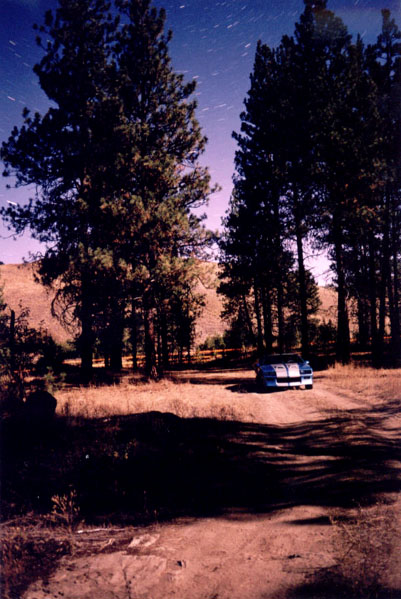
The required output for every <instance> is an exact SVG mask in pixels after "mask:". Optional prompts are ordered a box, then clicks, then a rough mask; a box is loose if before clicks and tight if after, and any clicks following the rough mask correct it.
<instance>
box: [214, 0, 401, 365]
mask: <svg viewBox="0 0 401 599" xmlns="http://www.w3.org/2000/svg"><path fill="white" fill-rule="evenodd" d="M304 2H305V9H304V12H303V14H302V15H301V17H300V19H299V22H297V23H296V25H295V31H294V35H293V36H284V37H283V38H282V40H281V43H280V45H279V46H278V47H277V48H274V49H271V48H269V47H268V46H266V45H265V44H263V43H261V42H259V43H258V46H257V50H256V56H255V62H254V69H253V72H252V74H251V87H250V90H249V92H248V95H247V98H246V99H245V111H244V112H243V113H242V114H241V121H242V124H241V131H240V133H234V134H233V135H234V138H235V139H236V141H237V143H238V150H237V152H236V156H235V165H236V174H235V177H234V191H233V194H232V198H231V201H230V206H229V211H228V213H227V216H226V219H225V231H224V235H223V238H222V241H221V264H222V273H223V274H222V279H223V280H222V283H221V286H220V291H221V292H222V293H224V295H225V297H226V311H227V313H228V315H229V316H230V318H231V321H232V325H233V327H234V328H237V330H240V331H243V332H246V335H247V336H248V339H250V341H251V342H253V343H255V344H257V346H258V348H259V349H260V350H262V349H267V350H268V351H270V350H271V349H272V348H273V346H274V347H277V348H278V349H279V350H280V351H282V350H283V349H286V348H289V347H291V345H292V344H293V343H294V336H295V337H297V336H298V337H299V339H300V341H301V345H302V351H303V353H304V355H305V356H308V355H309V353H310V345H311V339H312V327H313V323H312V321H311V319H312V316H313V312H314V310H315V308H316V305H315V299H314V297H315V295H316V286H315V282H314V280H313V277H312V275H311V273H310V272H308V270H307V268H306V266H305V252H306V250H305V248H307V247H314V248H315V249H316V248H319V249H320V250H325V251H326V252H327V253H328V255H329V257H330V259H331V267H332V270H333V271H334V276H335V285H336V288H337V292H338V309H337V316H338V318H337V320H338V323H337V335H336V352H337V358H338V359H339V360H341V361H342V362H344V363H346V362H348V361H349V359H350V326H349V319H350V314H349V306H350V305H354V306H355V309H356V317H357V323H358V340H359V342H360V345H361V346H362V347H365V348H367V347H368V346H369V347H370V348H371V352H372V359H373V363H374V364H376V365H379V364H380V361H381V359H382V356H383V350H384V343H385V335H386V331H387V330H388V323H389V325H390V326H389V330H390V334H391V353H392V356H393V357H394V359H395V360H397V359H398V360H399V359H400V358H401V346H400V276H401V236H400V231H401V159H400V149H401V44H400V38H401V35H400V32H399V30H398V28H397V25H396V24H395V22H394V20H393V19H392V17H391V14H390V12H389V11H388V10H383V11H382V17H383V24H382V31H381V33H380V35H379V36H378V38H377V42H376V43H375V44H369V45H365V44H364V42H363V40H362V38H361V37H360V36H358V37H357V39H356V41H352V38H351V36H350V35H349V33H348V31H347V28H346V26H345V25H344V23H343V22H342V21H341V19H340V18H338V17H337V16H336V15H335V14H334V13H333V12H332V11H330V10H328V9H327V8H326V1H325V0H304ZM291 333H292V339H291Z"/></svg>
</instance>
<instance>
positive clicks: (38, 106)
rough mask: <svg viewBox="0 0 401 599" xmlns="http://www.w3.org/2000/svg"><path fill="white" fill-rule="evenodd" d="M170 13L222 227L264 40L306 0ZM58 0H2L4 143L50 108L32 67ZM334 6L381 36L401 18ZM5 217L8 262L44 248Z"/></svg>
mask: <svg viewBox="0 0 401 599" xmlns="http://www.w3.org/2000/svg"><path fill="white" fill-rule="evenodd" d="M154 5H155V6H157V7H159V8H160V7H163V8H165V10H166V13H167V23H166V27H167V28H169V29H171V30H172V32H173V39H172V41H171V43H170V56H171V58H172V64H173V67H174V69H175V70H176V71H177V72H181V73H183V74H184V76H185V78H186V79H187V80H192V79H193V78H195V79H196V81H197V88H196V91H195V94H196V98H197V101H198V108H197V112H196V115H197V119H198V121H199V122H200V124H201V126H202V130H203V133H204V134H205V135H206V137H207V138H208V144H207V149H206V152H205V154H204V155H203V157H202V163H203V164H204V165H207V166H208V167H209V170H210V173H211V176H212V181H213V182H216V183H218V184H219V185H220V187H221V190H220V191H219V192H217V193H215V194H214V195H213V196H212V197H211V199H210V202H209V206H208V208H207V209H206V213H207V226H208V227H209V228H212V229H217V228H221V219H222V217H224V215H225V212H226V210H227V208H228V202H229V198H230V194H231V191H232V176H233V173H234V153H235V149H236V142H235V141H234V140H233V139H232V132H233V131H239V130H240V118H239V115H240V113H241V111H242V110H243V102H244V99H245V97H246V94H247V91H248V89H249V86H250V81H249V76H250V73H251V71H252V68H253V60H254V55H255V49H256V43H257V41H258V40H259V39H260V40H262V42H263V43H265V44H267V45H269V46H270V47H275V46H277V45H278V44H279V43H280V40H281V37H282V36H283V35H285V34H289V35H292V34H293V32H294V25H295V23H296V21H297V20H298V19H299V17H300V15H301V13H302V12H303V8H304V4H303V0H220V1H217V0H154ZM56 7H57V0H0V142H2V141H4V140H6V139H7V138H8V136H9V134H10V132H11V130H12V128H13V127H14V126H15V125H17V126H20V125H21V123H22V116H21V113H22V110H23V108H24V107H25V106H27V107H28V108H29V109H31V110H32V111H39V112H40V113H41V114H44V113H45V112H46V110H47V107H48V100H47V98H46V96H45V95H44V94H43V92H42V91H41V89H40V87H39V84H38V81H37V78H36V75H35V74H34V73H33V71H32V68H33V66H34V64H35V63H36V62H38V61H39V60H40V58H41V56H42V51H41V50H40V49H39V48H38V47H37V46H36V43H35V35H36V33H35V31H33V29H32V25H33V24H34V23H37V24H41V23H42V22H43V15H44V13H45V11H46V10H48V9H55V8H56ZM327 7H328V8H329V9H331V10H333V11H334V12H335V13H336V15H337V16H339V17H341V18H342V19H343V21H344V22H345V24H346V25H347V27H348V29H349V32H350V33H351V34H353V35H354V36H355V35H356V34H357V33H360V34H361V35H362V36H363V38H364V40H365V42H366V43H370V42H374V41H375V40H376V38H377V35H378V33H379V32H380V29H381V12H380V11H381V9H382V8H389V9H390V10H391V12H392V14H393V16H394V17H395V19H396V21H397V22H398V24H399V25H401V0H328V3H327ZM5 184H6V180H5V179H3V178H2V177H0V205H5V204H6V203H7V201H11V202H19V203H25V201H26V200H27V198H28V197H29V191H28V190H27V189H25V188H24V189H21V188H20V189H17V190H16V189H6V186H5ZM10 235H11V233H10V232H9V231H7V230H6V229H5V228H4V226H3V225H1V224H0V261H3V262H5V263H19V262H21V261H22V260H23V258H26V259H28V258H29V253H30V252H35V251H37V250H38V249H39V245H38V244H37V242H35V241H34V240H32V238H31V237H30V235H29V234H25V235H24V236H23V237H22V238H18V239H17V240H14V239H13V238H12V237H10ZM314 269H315V275H316V276H317V277H318V278H319V277H322V276H323V275H324V273H325V272H326V270H327V262H325V261H324V260H323V259H321V260H320V261H318V262H317V263H316V261H315V262H314Z"/></svg>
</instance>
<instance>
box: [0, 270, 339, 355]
mask: <svg viewBox="0 0 401 599" xmlns="http://www.w3.org/2000/svg"><path fill="white" fill-rule="evenodd" d="M217 272H218V266H217V264H215V263H207V262H205V263H203V264H201V273H200V277H199V289H198V290H199V292H200V293H202V294H203V295H204V296H205V307H204V310H203V313H202V315H201V317H200V318H199V320H198V323H197V325H196V339H197V342H198V343H201V342H203V341H204V340H205V339H206V338H207V337H209V336H212V335H219V334H222V333H223V332H224V330H225V328H226V323H225V322H224V321H222V319H221V318H220V314H221V311H222V308H223V302H222V298H221V296H219V295H218V294H217V292H216V288H217ZM34 274H35V265H34V264H4V265H1V266H0V284H1V285H3V288H4V289H3V291H4V298H5V301H6V302H7V304H8V305H9V306H10V307H11V308H13V309H14V310H16V311H18V306H19V304H20V303H21V304H22V306H23V307H27V308H28V309H29V311H30V325H31V326H32V327H34V328H39V327H40V326H41V327H42V328H43V329H46V330H47V332H48V333H49V334H50V335H51V336H52V337H53V338H54V339H55V341H57V342H59V343H61V342H64V341H67V340H68V339H69V338H70V334H69V333H68V332H67V331H66V330H65V329H64V328H63V327H62V326H61V325H60V323H59V322H58V321H57V319H55V318H54V317H53V316H52V314H51V301H52V294H51V293H50V292H49V291H48V290H46V288H45V287H43V285H40V284H39V283H36V282H35V279H34ZM319 293H320V299H321V302H322V305H321V307H320V310H319V314H318V318H319V320H326V321H328V320H330V319H331V320H332V321H333V322H335V320H336V294H335V291H333V290H332V289H330V288H327V287H320V288H319Z"/></svg>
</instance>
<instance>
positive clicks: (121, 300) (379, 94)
mask: <svg viewBox="0 0 401 599" xmlns="http://www.w3.org/2000/svg"><path fill="white" fill-rule="evenodd" d="M304 4H305V6H304V11H303V13H302V15H301V17H300V19H299V21H298V22H297V23H296V24H295V30H294V34H293V36H284V37H283V38H282V40H281V43H280V44H279V46H278V47H276V48H269V47H267V46H266V45H265V44H263V43H262V42H259V43H258V45H257V49H256V55H255V61H254V69H253V72H252V73H251V87H250V89H249V92H248V94H247V97H246V98H245V101H244V105H245V108H244V112H243V113H242V114H241V123H242V124H241V130H240V132H234V133H233V136H234V138H235V140H236V141H237V145H238V149H237V152H236V156H235V174H234V177H233V192H232V196H231V200H230V204H229V209H228V212H227V214H226V218H225V219H224V223H223V230H222V232H221V233H220V234H216V233H214V232H211V231H209V230H208V229H207V228H206V226H205V224H204V217H202V216H197V214H199V211H196V212H194V210H195V209H198V208H202V206H206V205H207V203H208V201H209V198H210V197H211V195H212V194H213V192H214V191H215V188H214V187H213V186H212V185H211V183H210V175H209V172H208V169H207V168H205V167H203V166H201V164H200V160H199V159H200V157H201V155H202V152H203V151H204V148H205V144H206V139H205V137H204V135H203V134H202V131H201V128H200V126H199V123H198V121H197V119H196V116H195V113H196V101H195V100H194V99H193V98H194V96H193V94H194V90H195V87H196V81H195V80H194V81H192V82H189V83H188V82H185V80H184V76H183V75H181V74H177V73H175V72H174V69H173V67H172V64H171V59H170V56H169V42H170V40H171V36H172V33H171V32H165V30H164V25H165V18H166V16H165V12H164V10H160V11H159V10H157V9H156V8H154V7H153V6H152V5H151V3H150V1H149V0H115V2H114V4H113V5H112V6H110V3H108V2H106V0H72V1H67V0H60V1H59V6H58V8H57V10H56V11H55V12H54V13H52V12H51V11H49V12H48V13H47V14H46V16H45V20H44V23H43V24H42V25H41V26H36V29H37V43H38V44H39V46H40V47H41V48H42V49H43V58H42V59H41V61H40V62H39V63H38V64H37V65H36V66H35V67H34V72H35V75H36V76H37V78H38V80H39V84H40V86H41V88H42V89H43V91H44V92H45V93H46V95H47V97H48V98H49V100H50V101H51V106H50V108H49V110H48V111H47V113H46V114H44V115H40V114H39V113H34V114H32V112H31V111H30V110H29V109H28V108H25V109H24V113H23V116H24V123H23V125H22V126H21V127H20V128H18V127H15V128H14V129H13V131H12V132H11V134H10V136H9V139H8V140H7V141H6V142H4V143H3V145H2V149H1V158H2V160H3V163H4V173H3V174H4V176H6V177H10V180H12V181H15V184H16V186H24V185H32V184H34V185H35V188H36V192H35V194H34V197H32V198H31V199H30V200H29V202H28V203H27V204H26V205H24V206H22V205H12V204H10V205H9V206H8V207H7V208H3V209H2V210H1V214H2V217H3V219H4V221H5V223H6V224H7V226H8V227H9V228H10V230H11V231H13V232H14V233H21V232H23V231H25V230H30V231H31V233H32V235H33V237H34V238H36V239H37V240H39V241H41V242H42V243H43V244H44V247H45V248H46V249H45V250H44V251H43V253H42V254H41V255H38V256H37V260H38V264H39V273H38V278H39V279H40V281H41V282H42V283H43V284H44V285H46V286H48V287H49V288H50V289H52V290H53V293H54V299H53V304H52V309H53V312H54V314H55V315H57V317H58V318H59V319H60V321H61V322H62V323H63V324H64V326H65V327H67V328H68V327H76V324H77V323H78V325H79V335H78V336H77V338H76V340H75V342H76V349H77V351H78V353H79V356H80V359H81V373H82V376H83V377H84V378H87V379H89V378H90V376H91V372H92V367H93V356H94V352H95V351H96V352H97V355H102V356H103V357H104V359H105V364H106V366H108V367H109V368H111V369H114V370H117V371H118V370H119V369H121V367H122V358H123V355H124V354H125V353H128V352H129V353H130V355H131V356H132V362H133V368H134V369H137V368H138V365H139V359H138V356H140V355H141V356H142V355H144V357H145V360H144V370H145V373H146V375H147V376H149V377H153V378H157V377H160V376H161V375H162V374H163V371H164V370H165V369H166V368H168V366H169V363H170V359H171V356H172V354H173V353H176V354H178V355H179V356H183V355H184V353H185V354H187V355H188V356H190V354H191V350H192V348H193V343H194V327H195V322H196V319H197V317H198V315H199V313H200V311H201V309H202V302H203V300H202V296H201V294H199V293H198V292H197V291H196V281H197V277H198V269H199V261H200V260H205V259H206V258H207V257H208V256H210V252H211V251H212V250H213V248H216V246H217V247H218V255H219V262H220V268H221V282H220V286H219V292H220V293H222V294H223V297H224V298H225V317H226V318H227V319H228V321H229V323H230V330H229V334H228V335H227V343H230V344H231V346H234V347H235V346H236V347H242V346H247V347H255V348H257V350H258V351H264V350H266V351H272V350H277V351H280V352H281V351H284V350H287V349H291V348H293V347H297V346H298V345H300V347H301V350H302V353H303V355H304V356H305V357H309V356H310V354H311V352H312V351H313V343H314V341H315V340H316V335H319V334H324V332H325V331H324V330H323V329H320V330H319V331H317V330H316V324H315V322H314V318H313V316H314V314H315V313H316V310H317V308H318V304H319V300H318V292H317V285H316V282H315V280H314V278H313V276H312V274H311V272H310V271H309V270H308V268H307V266H306V261H305V253H306V248H310V247H313V248H319V249H321V250H324V251H325V252H327V254H328V255H329V257H330V260H331V267H332V270H333V273H334V283H335V287H336V290H337V294H338V310H337V326H336V328H334V327H333V325H332V324H327V327H326V328H329V329H330V327H332V329H333V330H331V329H330V330H328V331H326V333H329V334H333V336H334V337H335V347H336V357H337V359H338V360H339V361H341V362H342V363H347V362H348V361H349V360H350V352H351V338H350V326H349V321H350V313H349V312H350V306H351V305H352V307H353V308H352V309H353V310H355V311H356V314H357V321H358V334H357V341H358V346H359V347H361V348H363V349H364V350H366V351H370V353H371V359H372V363H373V364H374V365H375V366H379V365H380V364H381V363H382V360H383V358H384V356H385V354H386V352H387V353H388V354H389V355H390V357H391V359H392V360H393V361H394V362H397V361H399V359H400V356H401V341H400V276H401V239H400V228H401V161H400V147H401V145H400V141H401V140H400V133H401V105H400V102H401V93H400V92H401V88H400V86H401V43H400V39H401V34H400V32H399V29H398V27H397V25H396V23H395V21H394V19H393V18H392V15H391V14H390V12H389V11H388V10H386V9H383V11H382V17H383V23H382V31H381V33H380V35H379V36H378V38H377V41H376V43H375V44H373V45H365V44H364V42H363V39H362V38H361V37H360V36H358V38H357V39H356V40H352V37H351V35H350V34H349V33H348V31H347V28H346V26H345V25H344V23H343V22H342V21H341V19H340V18H339V17H337V16H336V15H335V14H334V13H333V12H332V11H330V10H329V9H328V8H327V6H326V0H315V1H314V0H304ZM12 318H13V317H12V316H10V315H9V311H6V310H5V306H4V302H3V309H2V314H1V318H0V326H1V327H2V329H3V330H2V333H3V334H2V349H1V351H2V355H3V356H5V355H6V354H7V349H6V346H7V344H8V341H9V339H10V330H11V329H12V327H15V322H14V324H12V322H11V319H12ZM385 350H386V351H385Z"/></svg>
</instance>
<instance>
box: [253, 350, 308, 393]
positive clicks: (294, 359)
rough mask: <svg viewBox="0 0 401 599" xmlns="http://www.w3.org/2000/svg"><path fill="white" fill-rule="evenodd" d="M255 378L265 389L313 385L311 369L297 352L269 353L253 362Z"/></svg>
mask: <svg viewBox="0 0 401 599" xmlns="http://www.w3.org/2000/svg"><path fill="white" fill-rule="evenodd" d="M255 370H256V380H257V382H258V383H259V384H260V385H261V386H262V387H263V388H265V389H274V388H276V389H288V388H290V387H296V388H299V387H300V386H301V385H305V389H312V387H313V370H312V367H311V365H310V364H309V362H308V361H307V360H304V359H303V358H301V356H299V355H298V354H271V355H266V356H263V357H261V358H260V359H259V360H258V362H256V364H255Z"/></svg>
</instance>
